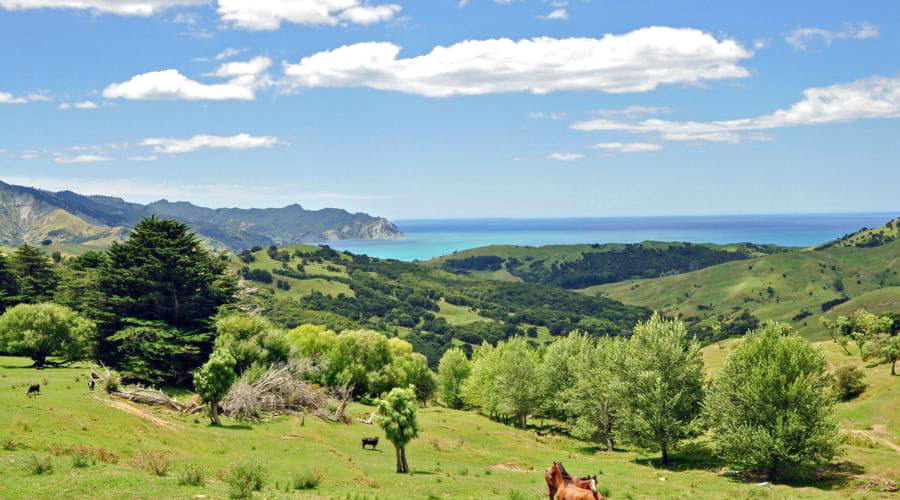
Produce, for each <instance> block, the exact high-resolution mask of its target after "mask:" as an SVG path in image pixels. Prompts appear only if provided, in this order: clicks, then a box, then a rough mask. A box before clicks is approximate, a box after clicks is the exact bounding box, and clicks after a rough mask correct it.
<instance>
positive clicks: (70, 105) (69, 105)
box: [59, 101, 99, 109]
mask: <svg viewBox="0 0 900 500" xmlns="http://www.w3.org/2000/svg"><path fill="white" fill-rule="evenodd" d="M98 107H99V106H98V105H97V103H95V102H94V101H81V102H64V103H62V104H60V105H59V109H97V108H98Z"/></svg>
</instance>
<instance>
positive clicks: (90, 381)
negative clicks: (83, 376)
mask: <svg viewBox="0 0 900 500" xmlns="http://www.w3.org/2000/svg"><path fill="white" fill-rule="evenodd" d="M95 385H97V383H96V382H94V379H90V380H88V389H90V390H92V391H93V390H94V386H95Z"/></svg>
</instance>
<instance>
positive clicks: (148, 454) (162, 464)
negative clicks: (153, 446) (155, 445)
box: [131, 450, 172, 477]
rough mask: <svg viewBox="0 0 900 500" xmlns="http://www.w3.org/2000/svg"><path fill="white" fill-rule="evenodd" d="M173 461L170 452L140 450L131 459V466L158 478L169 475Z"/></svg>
mask: <svg viewBox="0 0 900 500" xmlns="http://www.w3.org/2000/svg"><path fill="white" fill-rule="evenodd" d="M171 465H172V459H171V457H170V455H169V453H168V452H165V451H161V450H140V451H138V452H137V453H135V454H134V455H133V456H132V457H131V466H132V467H133V468H135V469H140V470H143V471H146V472H149V473H151V474H154V475H157V476H160V477H162V476H165V475H166V474H168V473H169V467H171Z"/></svg>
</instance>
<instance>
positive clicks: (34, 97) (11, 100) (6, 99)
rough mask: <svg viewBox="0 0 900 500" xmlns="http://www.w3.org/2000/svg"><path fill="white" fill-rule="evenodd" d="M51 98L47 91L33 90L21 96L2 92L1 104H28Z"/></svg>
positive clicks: (0, 95)
mask: <svg viewBox="0 0 900 500" xmlns="http://www.w3.org/2000/svg"><path fill="white" fill-rule="evenodd" d="M50 99H51V97H50V96H49V95H48V94H47V93H46V92H32V93H30V94H26V95H20V96H16V95H13V94H11V93H9V92H0V104H27V103H29V102H36V101H49V100H50Z"/></svg>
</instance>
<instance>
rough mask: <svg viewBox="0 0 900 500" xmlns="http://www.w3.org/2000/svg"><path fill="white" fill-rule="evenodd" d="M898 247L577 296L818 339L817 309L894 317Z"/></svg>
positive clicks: (751, 264) (814, 254)
mask: <svg viewBox="0 0 900 500" xmlns="http://www.w3.org/2000/svg"><path fill="white" fill-rule="evenodd" d="M898 287H900V240H898V241H893V242H891V243H888V244H886V245H881V246H877V247H871V248H866V247H837V246H836V247H832V248H828V249H826V250H821V251H798V252H788V253H777V254H772V255H767V256H763V257H757V258H754V259H751V260H744V261H735V262H728V263H725V264H720V265H717V266H712V267H708V268H706V269H701V270H699V271H694V272H690V273H685V274H679V275H674V276H665V277H661V278H655V279H648V280H632V281H626V282H622V283H614V284H609V285H601V286H596V287H590V288H587V289H585V290H583V292H584V293H587V294H591V295H598V294H599V295H606V296H609V297H611V298H614V299H617V300H621V301H622V302H625V303H627V304H636V305H637V304H639V305H643V306H647V307H651V308H653V309H658V310H661V311H664V312H666V313H668V314H678V315H681V316H682V317H683V318H686V319H695V320H699V321H700V322H701V324H702V323H704V322H706V323H708V322H710V321H711V320H713V319H715V318H716V317H717V316H719V315H724V316H726V317H728V316H734V315H736V314H738V312H739V311H742V310H744V309H746V310H748V311H750V312H751V313H752V314H754V315H755V316H757V317H758V318H759V319H761V320H767V319H775V320H779V321H785V322H788V323H792V324H793V325H794V326H795V328H797V329H798V330H800V331H801V332H802V333H803V334H804V335H805V336H807V337H808V338H813V339H822V338H825V336H826V332H825V331H824V329H823V328H822V327H821V324H820V322H819V317H820V316H821V315H822V314H823V311H822V304H823V303H826V302H828V301H832V300H835V299H841V298H842V297H848V298H849V299H850V302H848V303H847V304H844V305H843V306H839V307H840V309H835V310H833V311H829V313H830V314H835V313H836V312H838V311H845V312H844V313H845V314H846V312H847V311H852V310H853V309H856V308H859V307H868V308H872V309H876V310H880V311H887V310H893V311H897V310H898V308H897V306H896V305H897V304H898V302H900V288H898Z"/></svg>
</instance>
